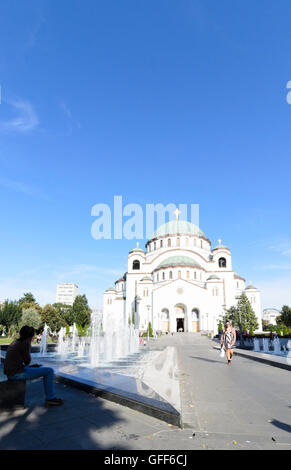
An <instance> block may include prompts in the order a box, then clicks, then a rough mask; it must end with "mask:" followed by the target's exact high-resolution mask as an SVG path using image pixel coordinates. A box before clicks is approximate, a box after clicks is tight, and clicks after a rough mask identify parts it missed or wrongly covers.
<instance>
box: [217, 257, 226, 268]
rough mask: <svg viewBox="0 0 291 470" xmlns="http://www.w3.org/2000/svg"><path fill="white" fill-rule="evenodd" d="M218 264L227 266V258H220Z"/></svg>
mask: <svg viewBox="0 0 291 470" xmlns="http://www.w3.org/2000/svg"><path fill="white" fill-rule="evenodd" d="M218 266H219V267H220V268H226V259H225V258H219V260H218Z"/></svg>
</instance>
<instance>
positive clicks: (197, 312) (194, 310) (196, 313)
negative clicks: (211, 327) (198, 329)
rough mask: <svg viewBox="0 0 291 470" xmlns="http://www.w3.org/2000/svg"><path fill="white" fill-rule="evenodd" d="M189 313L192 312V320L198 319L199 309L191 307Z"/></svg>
mask: <svg viewBox="0 0 291 470" xmlns="http://www.w3.org/2000/svg"><path fill="white" fill-rule="evenodd" d="M191 313H192V320H193V321H198V320H199V310H198V308H193V310H192V312H191Z"/></svg>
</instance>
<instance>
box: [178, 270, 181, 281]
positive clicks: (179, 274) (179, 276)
mask: <svg viewBox="0 0 291 470" xmlns="http://www.w3.org/2000/svg"><path fill="white" fill-rule="evenodd" d="M178 279H181V271H178Z"/></svg>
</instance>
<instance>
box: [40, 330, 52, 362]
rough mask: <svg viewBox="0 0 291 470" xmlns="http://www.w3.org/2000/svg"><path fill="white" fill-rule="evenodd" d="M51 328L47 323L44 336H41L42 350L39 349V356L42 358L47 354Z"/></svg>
mask: <svg viewBox="0 0 291 470" xmlns="http://www.w3.org/2000/svg"><path fill="white" fill-rule="evenodd" d="M49 329H50V328H49V326H48V325H47V324H46V323H45V325H44V329H43V333H42V336H41V340H40V348H39V355H40V356H45V354H46V352H47V342H46V340H47V335H48V331H49Z"/></svg>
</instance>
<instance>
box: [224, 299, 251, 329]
mask: <svg viewBox="0 0 291 470" xmlns="http://www.w3.org/2000/svg"><path fill="white" fill-rule="evenodd" d="M227 319H229V320H231V321H232V324H233V326H234V327H235V328H239V326H240V323H241V327H242V329H243V330H244V331H246V330H256V329H257V328H258V327H259V324H258V320H257V317H256V314H255V312H254V311H253V309H252V306H251V303H250V301H249V299H248V298H247V296H246V294H244V293H243V294H242V295H241V296H240V297H239V300H238V303H237V305H236V306H232V307H230V308H229V309H228V310H226V312H225V315H224V321H225V320H227Z"/></svg>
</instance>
